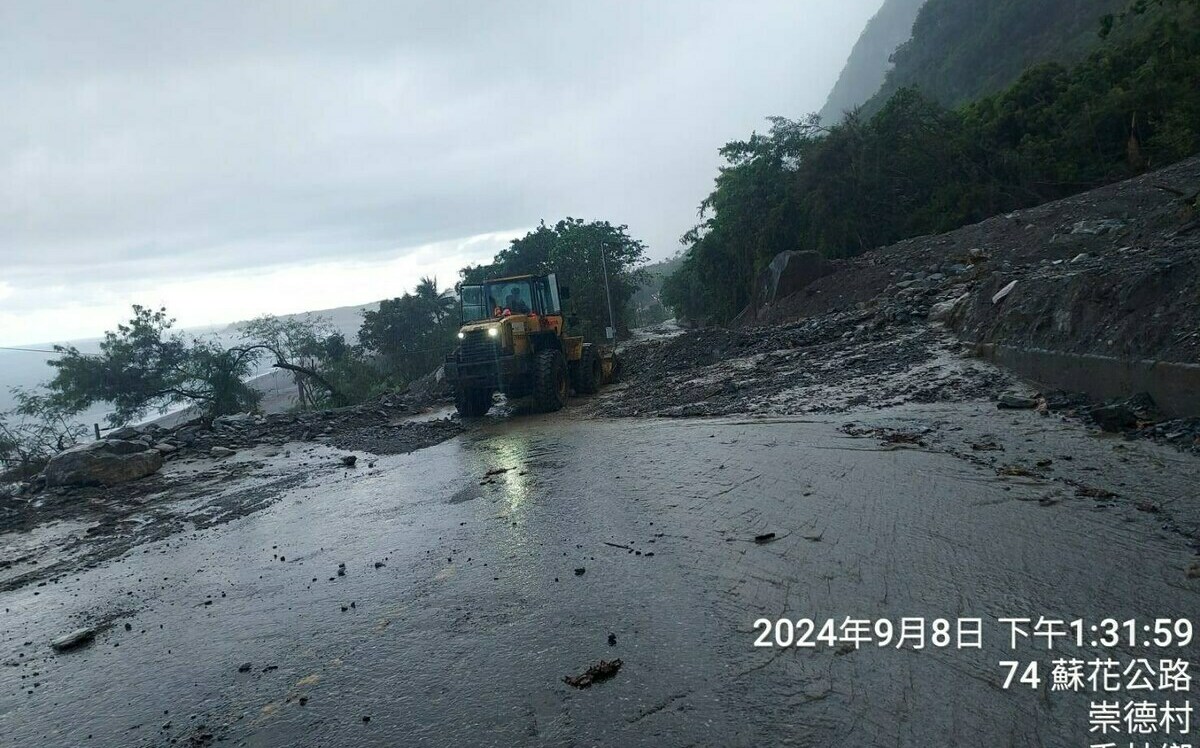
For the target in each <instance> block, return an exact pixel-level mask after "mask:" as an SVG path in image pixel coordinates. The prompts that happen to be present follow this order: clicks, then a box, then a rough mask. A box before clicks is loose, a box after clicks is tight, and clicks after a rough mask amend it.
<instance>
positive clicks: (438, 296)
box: [413, 276, 454, 322]
mask: <svg viewBox="0 0 1200 748" xmlns="http://www.w3.org/2000/svg"><path fill="white" fill-rule="evenodd" d="M413 295H414V296H416V297H417V298H418V299H420V301H421V306H422V307H423V308H424V309H426V310H428V312H429V314H430V316H432V317H433V320H434V322H441V321H442V320H443V319H445V318H446V317H447V315H449V314H451V313H452V312H453V311H454V296H453V295H452V294H451V292H450V289H446V290H444V291H442V290H439V289H438V282H437V278H436V277H430V276H424V277H422V278H421V281H420V282H419V283H418V284H417V287H416V288H415V289H414V290H413Z"/></svg>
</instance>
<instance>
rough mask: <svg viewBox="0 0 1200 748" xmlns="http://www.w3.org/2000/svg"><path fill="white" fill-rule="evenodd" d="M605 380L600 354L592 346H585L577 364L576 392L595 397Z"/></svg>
mask: <svg viewBox="0 0 1200 748" xmlns="http://www.w3.org/2000/svg"><path fill="white" fill-rule="evenodd" d="M603 379H604V368H603V364H602V362H601V361H600V354H598V353H596V349H595V348H593V347H592V346H590V345H585V346H583V353H582V355H580V357H579V361H578V362H577V363H576V370H575V391H576V392H578V393H579V394H581V395H594V394H595V393H596V392H598V391H599V390H600V382H601V381H602V380H603Z"/></svg>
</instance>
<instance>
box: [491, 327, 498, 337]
mask: <svg viewBox="0 0 1200 748" xmlns="http://www.w3.org/2000/svg"><path fill="white" fill-rule="evenodd" d="M499 334H500V330H499V329H498V328H495V327H489V328H488V337H489V338H494V337H496V336H497V335H499Z"/></svg>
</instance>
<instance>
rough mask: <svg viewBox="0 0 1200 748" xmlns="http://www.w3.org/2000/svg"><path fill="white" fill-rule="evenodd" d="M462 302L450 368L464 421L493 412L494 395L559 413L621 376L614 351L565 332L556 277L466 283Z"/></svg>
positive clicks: (448, 372)
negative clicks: (574, 398)
mask: <svg viewBox="0 0 1200 748" xmlns="http://www.w3.org/2000/svg"><path fill="white" fill-rule="evenodd" d="M561 298H563V299H565V298H567V289H565V288H564V289H563V290H562V293H561ZM459 300H460V306H461V311H462V328H461V329H460V330H459V331H458V347H457V348H455V350H454V353H452V354H450V355H449V356H448V357H447V358H446V362H445V367H444V371H445V375H446V380H447V382H449V384H450V385H451V386H452V387H453V388H454V404H455V406H456V407H457V408H458V413H459V415H461V416H464V417H476V416H482V415H484V414H485V413H487V412H488V409H489V408H490V407H491V406H492V394H493V393H495V392H503V393H504V394H505V396H507V397H508V398H510V399H515V398H524V397H528V398H531V399H532V400H533V404H534V406H535V407H536V408H537V409H538V410H541V411H546V412H549V411H554V410H558V409H559V408H561V407H563V406H564V405H566V402H567V397H568V395H569V394H570V390H571V389H574V390H575V392H576V393H578V394H591V393H593V392H596V391H597V390H598V389H600V387H601V385H604V384H608V383H609V382H612V381H614V380H615V379H616V377H617V376H618V374H619V372H620V364H619V363H618V361H617V357H616V354H615V353H614V352H613V351H612V350H611V349H609V348H607V347H602V346H595V345H592V344H591V343H585V342H583V338H582V337H576V336H572V335H567V334H566V325H565V320H564V317H563V311H562V303H561V301H560V293H559V287H558V279H557V278H555V276H554V274H553V273H551V274H550V275H517V276H512V277H509V278H496V279H494V280H488V281H485V282H483V283H471V284H464V285H463V286H461V287H460V288H459Z"/></svg>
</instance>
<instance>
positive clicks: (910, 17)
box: [821, 0, 925, 124]
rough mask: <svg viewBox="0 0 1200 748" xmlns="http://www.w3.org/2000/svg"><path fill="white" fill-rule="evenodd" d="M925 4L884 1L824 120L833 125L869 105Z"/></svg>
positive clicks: (916, 0)
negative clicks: (850, 112) (893, 54)
mask: <svg viewBox="0 0 1200 748" xmlns="http://www.w3.org/2000/svg"><path fill="white" fill-rule="evenodd" d="M924 3H925V0H884V3H883V6H882V7H881V8H880V9H879V12H878V13H876V14H875V16H874V17H873V18H871V20H870V21H868V22H867V25H866V28H864V29H863V32H862V35H861V36H859V37H858V41H857V42H856V43H855V44H854V49H852V50H851V51H850V57H849V59H847V60H846V66H845V67H844V68H842V73H841V75H839V76H838V80H837V83H835V84H834V86H833V90H832V91H830V93H829V98H828V99H827V100H826V101H825V106H824V107H823V108H822V109H821V120H822V121H823V122H825V123H827V124H832V123H834V122H837V121H839V120H841V118H842V115H843V114H844V113H845V112H847V111H849V110H851V109H854V108H855V107H857V106H861V105H862V104H864V103H866V101H867V100H868V99H870V98H871V97H872V96H874V95H875V92H876V91H878V90H879V88H880V86H882V85H883V81H884V78H885V76H886V75H887V71H888V68H890V67H891V62H890V58H891V56H892V52H894V51H895V50H896V48H897V47H899V46H900V45H901V44H903V43H904V42H906V41H908V39H909V37H910V36H912V25H913V21H914V20H915V19H916V17H917V11H918V10H920V8H921V6H922V5H923V4H924Z"/></svg>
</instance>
